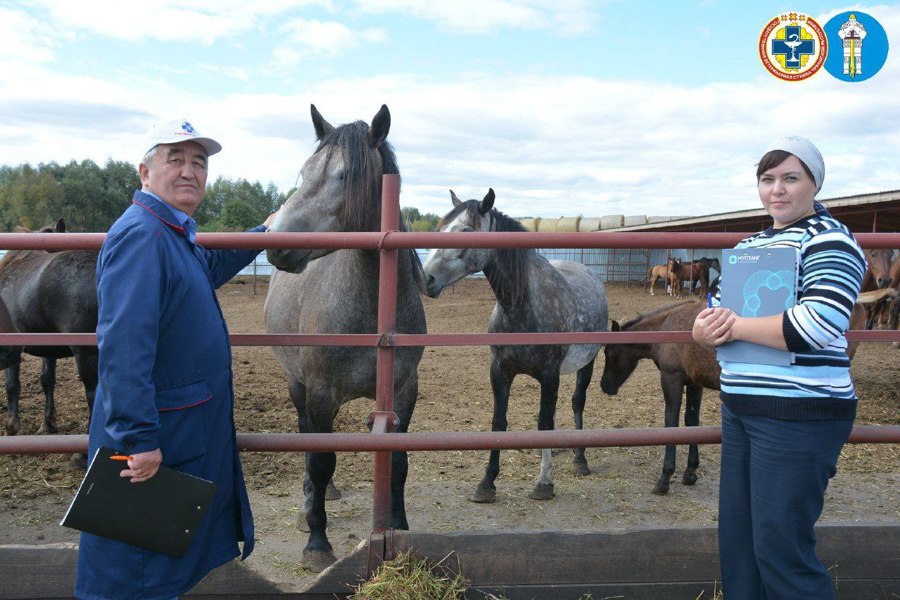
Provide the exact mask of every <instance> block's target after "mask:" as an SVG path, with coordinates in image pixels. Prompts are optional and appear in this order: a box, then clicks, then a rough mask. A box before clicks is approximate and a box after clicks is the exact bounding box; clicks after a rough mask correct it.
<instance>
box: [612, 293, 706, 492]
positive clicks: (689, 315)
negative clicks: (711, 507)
mask: <svg viewBox="0 0 900 600" xmlns="http://www.w3.org/2000/svg"><path fill="white" fill-rule="evenodd" d="M705 305H706V304H705V303H704V302H700V301H697V300H691V301H688V302H681V303H678V304H675V305H674V306H666V307H663V308H661V309H658V310H656V311H653V312H651V313H647V314H643V315H639V316H637V317H636V318H634V319H631V320H630V321H627V322H625V323H623V324H622V325H621V326H620V325H619V323H618V322H617V321H612V322H611V327H610V330H611V331H690V330H691V328H692V327H693V323H694V319H695V318H696V317H697V314H698V313H699V312H700V311H701V310H703V307H704V306H705ZM603 351H604V353H605V356H606V361H605V364H604V366H603V377H602V378H601V379H600V388H601V389H602V390H603V391H604V392H605V393H607V394H609V395H610V396H615V395H616V394H617V393H618V392H619V388H620V387H621V386H622V385H623V384H624V383H625V381H627V380H628V377H629V376H630V375H631V374H632V373H633V372H634V369H635V368H636V367H637V365H638V362H640V361H641V359H644V358H649V359H652V360H653V362H654V363H655V364H656V366H657V367H658V368H659V371H660V383H661V384H662V389H663V398H665V401H666V417H665V425H666V427H678V417H679V416H680V413H681V398H682V396H684V395H685V390H687V394H686V398H687V402H686V404H685V409H684V424H685V426H687V427H693V426H697V425H699V424H700V401H701V399H702V398H703V388H708V389H712V390H717V389H719V372H720V370H719V363H718V362H717V361H716V354H715V352H714V351H712V350H710V349H708V348H705V347H703V346H701V345H699V344H693V343H691V344H676V343H670V342H662V343H652V344H607V345H606V346H605V347H604V350H603ZM699 465H700V451H699V450H698V448H697V445H696V444H691V445H690V448H689V451H688V465H687V468H686V469H685V470H684V475H683V477H682V480H681V482H682V483H683V484H684V485H693V484H694V483H695V482H696V481H697V467H698V466H699ZM674 472H675V446H674V445H673V444H670V445H667V446H666V453H665V458H664V460H663V469H662V474H661V475H660V477H659V480H658V481H657V482H656V486H655V487H654V488H653V493H655V494H665V493H666V492H668V491H669V481H670V480H671V479H672V474H673V473H674Z"/></svg>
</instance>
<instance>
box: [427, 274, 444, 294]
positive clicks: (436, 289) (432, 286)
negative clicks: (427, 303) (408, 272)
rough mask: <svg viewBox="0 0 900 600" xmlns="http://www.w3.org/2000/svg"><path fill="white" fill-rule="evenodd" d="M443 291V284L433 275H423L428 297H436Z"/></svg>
mask: <svg viewBox="0 0 900 600" xmlns="http://www.w3.org/2000/svg"><path fill="white" fill-rule="evenodd" d="M442 291H444V284H443V283H440V282H438V280H437V279H435V277H434V275H426V276H425V293H426V294H428V297H429V298H437V297H438V296H440V295H441V292H442Z"/></svg>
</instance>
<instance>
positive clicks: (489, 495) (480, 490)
mask: <svg viewBox="0 0 900 600" xmlns="http://www.w3.org/2000/svg"><path fill="white" fill-rule="evenodd" d="M514 378H515V375H510V374H507V373H506V372H505V371H504V370H503V369H502V368H501V367H500V366H499V365H498V364H497V363H496V362H495V361H491V390H492V391H493V392H494V416H493V418H492V419H491V431H506V428H507V426H508V423H507V420H506V412H507V408H508V407H509V388H510V386H512V382H513V379H514ZM499 474H500V451H499V450H496V449H495V450H491V453H490V457H489V458H488V465H487V468H486V469H485V471H484V478H483V479H482V480H481V481H480V482H479V483H478V487H476V488H475V493H474V494H473V495H472V498H471V500H472V502H480V503H485V502H493V501H494V497H495V496H496V495H497V487H496V486H495V485H494V481H495V480H496V479H497V475H499Z"/></svg>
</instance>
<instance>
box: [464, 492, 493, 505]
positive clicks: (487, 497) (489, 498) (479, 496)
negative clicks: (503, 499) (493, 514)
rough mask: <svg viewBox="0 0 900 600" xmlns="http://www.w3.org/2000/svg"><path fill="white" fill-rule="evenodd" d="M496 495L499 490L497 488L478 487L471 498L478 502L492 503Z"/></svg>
mask: <svg viewBox="0 0 900 600" xmlns="http://www.w3.org/2000/svg"><path fill="white" fill-rule="evenodd" d="M496 496H497V490H495V489H485V488H476V490H475V493H474V494H472V497H471V498H469V500H471V501H472V502H477V503H478V504H490V503H491V502H493V501H494V498H495V497H496Z"/></svg>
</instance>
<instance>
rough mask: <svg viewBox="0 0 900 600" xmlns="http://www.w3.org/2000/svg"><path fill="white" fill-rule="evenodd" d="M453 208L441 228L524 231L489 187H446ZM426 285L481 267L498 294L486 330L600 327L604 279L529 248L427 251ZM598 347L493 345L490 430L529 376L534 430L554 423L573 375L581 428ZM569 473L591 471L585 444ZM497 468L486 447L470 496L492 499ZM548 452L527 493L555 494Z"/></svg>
mask: <svg viewBox="0 0 900 600" xmlns="http://www.w3.org/2000/svg"><path fill="white" fill-rule="evenodd" d="M450 198H451V200H452V201H453V210H451V211H450V212H449V213H447V215H446V216H445V217H444V218H443V219H442V220H441V222H440V223H439V224H438V229H440V231H525V228H524V227H522V225H521V224H519V222H518V221H516V220H515V219H512V218H510V217H508V216H506V215H504V214H503V213H502V212H500V211H498V210H497V209H495V208H493V205H494V199H495V194H494V190H493V189H490V190H489V191H488V193H487V195H485V197H484V199H483V200H481V201H478V200H467V201H465V202H463V201H461V200H460V199H459V198H457V197H456V194H455V193H453V191H452V190H451V191H450ZM424 270H425V288H426V292H427V293H428V295H429V296H432V297H437V296H438V295H439V294H440V293H441V290H443V289H444V288H445V287H446V286H448V285H450V284H452V283H454V282H456V281H458V280H460V279H462V278H463V277H465V276H466V275H469V274H471V273H477V272H478V271H483V272H484V274H485V276H486V277H487V280H488V283H490V286H491V289H492V290H493V291H494V295H495V296H496V298H497V303H496V305H495V306H494V311H493V313H491V318H490V321H489V322H488V332H489V333H519V332H590V331H606V327H607V319H608V310H607V306H606V292H605V290H604V286H603V280H602V279H601V278H600V276H599V275H597V274H596V273H594V272H593V271H591V270H590V269H589V268H588V267H586V266H584V265H582V264H580V263H575V262H568V261H548V260H547V259H546V258H544V257H543V256H541V255H540V253H538V252H537V251H536V250H534V249H530V248H529V249H480V248H466V249H444V248H439V249H435V250H432V251H431V253H430V254H429V255H428V258H427V259H426V260H425V266H424ZM599 351H600V344H572V345H534V346H491V366H490V377H491V388H492V390H493V394H494V416H493V420H492V422H491V430H492V431H506V428H507V418H506V413H507V407H508V404H509V390H510V386H512V382H513V379H514V378H515V377H516V375H518V374H520V373H522V374H525V375H530V376H531V377H533V378H534V379H536V380H537V381H538V382H539V383H540V385H541V405H540V412H539V415H538V429H540V430H546V429H553V428H554V419H555V415H556V400H557V395H558V393H559V378H560V375H565V374H569V373H576V372H577V373H578V375H577V379H576V384H575V393H574V394H573V395H572V411H573V413H574V418H575V427H576V428H578V429H581V428H582V427H583V417H584V404H585V400H586V398H587V387H588V385H589V384H590V382H591V377H592V375H593V369H594V359H595V358H596V357H597V353H598V352H599ZM573 463H574V467H575V472H576V473H577V474H579V475H587V474H589V473H590V469H589V468H588V464H587V460H586V459H585V456H584V448H577V449H576V450H575V458H574V459H573ZM499 472H500V451H499V450H491V453H490V458H489V460H488V466H487V469H486V470H485V475H484V479H482V480H481V482H480V483H479V484H478V487H477V488H476V490H475V494H474V496H473V497H472V500H473V501H474V502H492V501H493V500H494V497H495V495H496V486H495V484H494V481H495V479H496V478H497V475H498V474H499ZM553 494H554V491H553V457H552V453H551V451H550V450H549V449H544V450H542V452H541V472H540V476H539V477H538V479H537V482H536V484H535V488H534V490H533V491H532V492H531V494H530V497H531V498H533V499H535V500H547V499H550V498H552V497H553Z"/></svg>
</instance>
